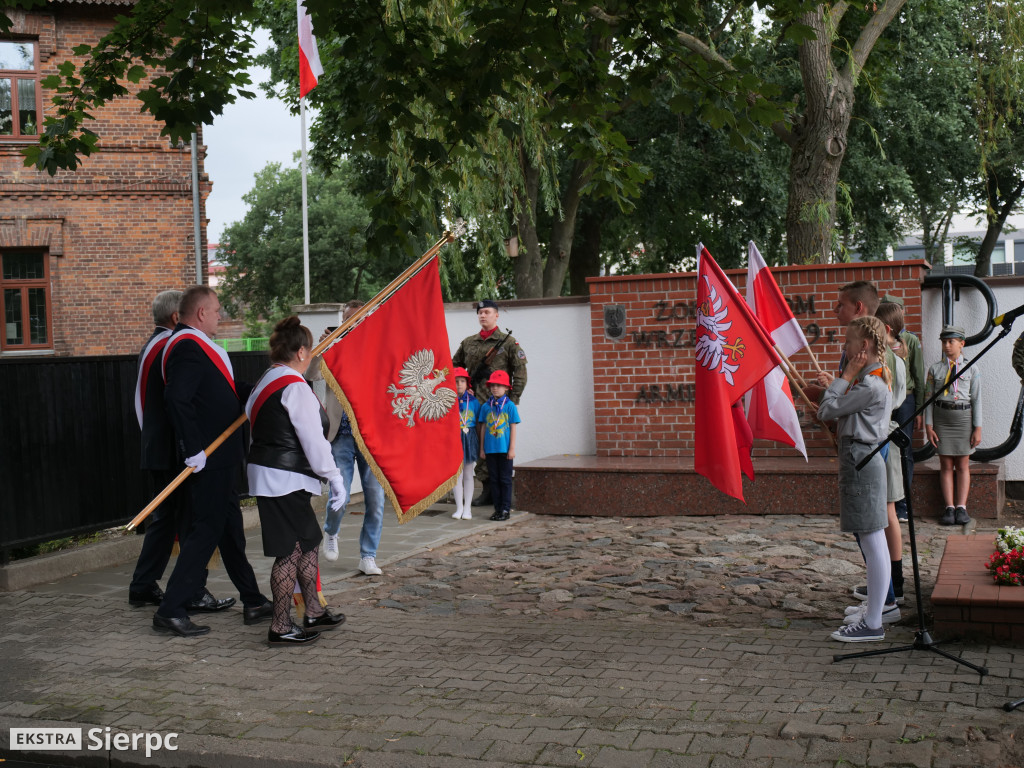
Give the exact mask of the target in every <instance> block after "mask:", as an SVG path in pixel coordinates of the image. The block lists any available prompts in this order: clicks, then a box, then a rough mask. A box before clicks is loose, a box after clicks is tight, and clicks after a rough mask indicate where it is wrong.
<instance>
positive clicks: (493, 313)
mask: <svg viewBox="0 0 1024 768" xmlns="http://www.w3.org/2000/svg"><path fill="white" fill-rule="evenodd" d="M476 317H477V320H478V321H479V322H480V332H479V333H474V334H473V335H472V336H469V337H467V338H465V339H463V340H462V343H461V344H459V348H458V349H457V350H455V354H453V355H452V362H453V363H454V364H455V365H457V366H461V367H463V368H465V369H466V370H467V371H469V378H470V381H469V385H470V387H471V388H472V389H473V394H475V395H476V399H477V400H479V401H480V402H481V403H482V402H484V401H486V400H487V397H488V394H489V393H488V391H487V383H486V382H487V379H488V378H490V375H491V374H492V373H494V372H495V371H505V372H506V373H507V374H508V375H509V378H510V379H511V380H512V386H511V388H510V389H509V393H508V396H509V399H510V400H512V402H513V403H515V404H516V405H519V398H520V397H522V395H523V390H524V389H526V353H525V352H523V349H522V347H520V346H519V342H518V341H516V340H515V337H514V336H511V335H509V334H508V333H507V332H504V331H502V330H501V329H500V328H498V305H497V304H496V303H495V302H493V301H491V300H490V299H484V300H483V301H481V302H478V303H477V305H476ZM492 350H495V351H494V354H492V355H491V358H490V360H488V359H487V355H488V354H490V353H491V351H492ZM476 478H477V480H479V481H480V482H481V483H483V492H482V493H481V494H480V495H479V496H478V497H477V498H475V499H473V506H474V507H482V506H485V505H487V504H490V503H491V491H490V488H491V486H490V483H489V482H488V477H487V464H485V463H484V462H482V461H480V462H477V465H476Z"/></svg>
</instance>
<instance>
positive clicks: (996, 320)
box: [992, 304, 1024, 327]
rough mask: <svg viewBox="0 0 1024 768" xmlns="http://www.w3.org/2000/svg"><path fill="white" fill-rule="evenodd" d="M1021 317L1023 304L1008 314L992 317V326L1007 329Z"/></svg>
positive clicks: (1023, 309) (1023, 308) (1023, 312)
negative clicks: (1001, 326) (1000, 326)
mask: <svg viewBox="0 0 1024 768" xmlns="http://www.w3.org/2000/svg"><path fill="white" fill-rule="evenodd" d="M1021 315H1024V304H1021V305H1020V306H1019V307H1017V308H1016V309H1011V310H1010V311H1009V312H1004V313H1003V314H1001V315H999V316H998V317H993V318H992V325H1003V326H1006V327H1009V326H1011V325H1013V321H1014V320H1016V319H1017V318H1018V317H1020V316H1021Z"/></svg>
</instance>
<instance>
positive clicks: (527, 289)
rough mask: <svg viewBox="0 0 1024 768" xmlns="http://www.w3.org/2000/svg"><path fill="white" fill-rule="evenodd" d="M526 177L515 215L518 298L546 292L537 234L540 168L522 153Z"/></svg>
mask: <svg viewBox="0 0 1024 768" xmlns="http://www.w3.org/2000/svg"><path fill="white" fill-rule="evenodd" d="M521 157H522V161H521V162H522V164H523V178H524V179H525V180H526V200H524V201H522V205H521V206H520V213H519V216H518V218H517V219H516V233H517V234H518V235H519V255H518V256H517V257H516V258H515V276H516V298H519V299H539V298H540V297H541V296H543V289H544V283H543V274H544V261H543V259H542V258H541V255H540V241H539V239H538V238H537V194H538V191H539V189H540V171H539V170H538V169H537V168H535V167H534V166H533V165H531V164H530V162H529V161H528V160H527V159H526V155H525V154H522V155H521Z"/></svg>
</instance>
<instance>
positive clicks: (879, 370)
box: [850, 365, 892, 392]
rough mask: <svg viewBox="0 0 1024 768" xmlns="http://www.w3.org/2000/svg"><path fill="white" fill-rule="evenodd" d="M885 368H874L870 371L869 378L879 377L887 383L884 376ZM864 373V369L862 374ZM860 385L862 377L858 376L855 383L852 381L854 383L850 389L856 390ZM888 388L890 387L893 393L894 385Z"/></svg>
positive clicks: (880, 366) (882, 366) (881, 366)
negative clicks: (883, 370)
mask: <svg viewBox="0 0 1024 768" xmlns="http://www.w3.org/2000/svg"><path fill="white" fill-rule="evenodd" d="M884 367H885V366H884V365H879V366H878V367H877V368H874V369H872V370H870V371H868V376H877V377H878V378H880V379H881V380H882V381H885V376H883V375H882V369H883V368H884ZM863 372H864V371H863V369H861V373H863ZM859 383H860V377H859V376H858V377H857V378H856V379H854V380H853V381H852V382H851V383H850V389H853V388H854V387H856V386H857V385H858V384H859ZM887 386H888V387H889V391H890V392H891V391H892V384H888V385H887Z"/></svg>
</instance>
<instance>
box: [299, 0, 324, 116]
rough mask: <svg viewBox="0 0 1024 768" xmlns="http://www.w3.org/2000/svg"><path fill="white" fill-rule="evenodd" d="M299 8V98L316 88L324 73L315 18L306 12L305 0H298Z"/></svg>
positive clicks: (304, 96)
mask: <svg viewBox="0 0 1024 768" xmlns="http://www.w3.org/2000/svg"><path fill="white" fill-rule="evenodd" d="M298 10H299V98H300V99H304V98H306V94H307V93H309V92H310V91H312V90H313V89H314V88H316V84H317V81H319V79H320V76H321V75H322V74H323V73H324V67H323V65H322V64H321V63H320V52H319V51H318V50H317V48H316V38H315V37H313V19H312V17H311V16H310V15H309V14H308V13H307V12H306V6H305V5H304V4H303V0H298Z"/></svg>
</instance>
